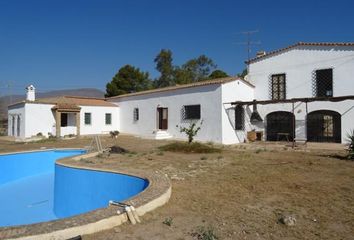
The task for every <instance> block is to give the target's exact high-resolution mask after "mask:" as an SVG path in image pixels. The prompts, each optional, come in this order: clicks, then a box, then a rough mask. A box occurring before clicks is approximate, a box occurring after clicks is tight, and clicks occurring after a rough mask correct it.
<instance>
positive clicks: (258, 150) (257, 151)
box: [254, 148, 262, 153]
mask: <svg viewBox="0 0 354 240" xmlns="http://www.w3.org/2000/svg"><path fill="white" fill-rule="evenodd" d="M254 152H255V153H260V152H262V149H260V148H257V149H256V151H254Z"/></svg>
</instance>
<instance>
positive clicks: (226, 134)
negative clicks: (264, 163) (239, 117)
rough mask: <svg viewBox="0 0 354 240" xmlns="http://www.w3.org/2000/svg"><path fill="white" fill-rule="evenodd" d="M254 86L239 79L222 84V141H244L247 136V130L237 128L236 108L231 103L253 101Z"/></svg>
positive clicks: (227, 142)
mask: <svg viewBox="0 0 354 240" xmlns="http://www.w3.org/2000/svg"><path fill="white" fill-rule="evenodd" d="M253 99H254V88H253V87H251V86H250V85H248V84H246V83H244V82H243V81H240V80H237V81H233V82H229V83H225V84H223V85H222V112H221V114H222V116H221V117H222V143H223V144H235V143H242V142H244V140H245V139H246V138H247V136H246V134H245V131H240V130H237V131H236V130H235V108H234V106H232V105H231V104H230V103H231V102H235V101H252V100H253Z"/></svg>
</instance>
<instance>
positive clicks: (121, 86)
mask: <svg viewBox="0 0 354 240" xmlns="http://www.w3.org/2000/svg"><path fill="white" fill-rule="evenodd" d="M150 88H151V80H150V79H149V73H148V72H142V71H140V69H139V68H135V67H133V66H131V65H125V66H124V67H122V68H120V69H119V71H118V73H117V74H116V75H115V76H114V77H113V79H112V81H111V82H110V83H107V85H106V94H105V96H106V97H113V96H118V95H122V94H126V93H132V92H139V91H144V90H147V89H150Z"/></svg>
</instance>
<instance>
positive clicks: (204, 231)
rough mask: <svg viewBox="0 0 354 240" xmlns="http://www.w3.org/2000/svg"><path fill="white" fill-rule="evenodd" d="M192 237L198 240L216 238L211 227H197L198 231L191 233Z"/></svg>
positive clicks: (212, 239) (215, 239)
mask: <svg viewBox="0 0 354 240" xmlns="http://www.w3.org/2000/svg"><path fill="white" fill-rule="evenodd" d="M192 236H193V237H195V238H196V239H198V240H217V239H218V237H217V236H216V234H215V230H214V228H213V227H211V226H209V227H198V229H197V230H196V231H195V232H193V233H192Z"/></svg>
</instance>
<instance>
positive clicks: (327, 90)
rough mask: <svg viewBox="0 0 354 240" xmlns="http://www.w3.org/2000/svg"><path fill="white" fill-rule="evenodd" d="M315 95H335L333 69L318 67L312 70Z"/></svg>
mask: <svg viewBox="0 0 354 240" xmlns="http://www.w3.org/2000/svg"><path fill="white" fill-rule="evenodd" d="M312 94H313V96H314V97H333V69H332V68H328V69H318V70H314V71H313V72H312Z"/></svg>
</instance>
